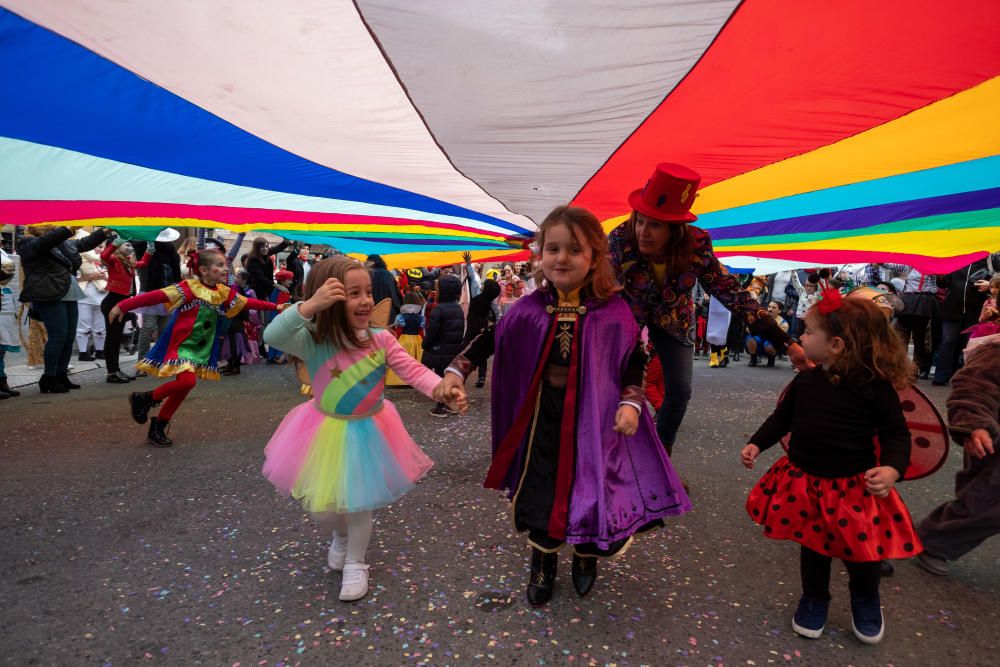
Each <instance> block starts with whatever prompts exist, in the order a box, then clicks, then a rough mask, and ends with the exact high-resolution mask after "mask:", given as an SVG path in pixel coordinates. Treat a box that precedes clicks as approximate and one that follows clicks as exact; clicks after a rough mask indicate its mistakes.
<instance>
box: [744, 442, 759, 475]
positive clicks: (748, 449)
mask: <svg viewBox="0 0 1000 667" xmlns="http://www.w3.org/2000/svg"><path fill="white" fill-rule="evenodd" d="M758 456H760V447H758V446H757V445H755V444H753V443H752V442H751V443H750V444H748V445H746V446H744V447H743V449H741V450H740V462H741V463H742V464H743V465H744V466H746V467H747V469H748V470H749V469H753V464H754V461H756V460H757V457H758Z"/></svg>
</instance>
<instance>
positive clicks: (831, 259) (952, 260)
mask: <svg viewBox="0 0 1000 667" xmlns="http://www.w3.org/2000/svg"><path fill="white" fill-rule="evenodd" d="M988 254H989V253H987V252H985V251H984V252H972V253H969V254H968V255H955V256H953V257H929V256H927V255H911V254H909V253H902V252H896V253H894V252H879V251H874V250H753V251H749V252H748V251H745V250H744V251H740V250H735V251H733V252H726V251H725V250H720V249H719V248H716V249H715V256H716V257H718V258H719V259H720V260H722V263H723V264H726V261H725V258H726V257H730V256H738V257H739V256H745V255H753V256H754V257H762V258H764V257H766V258H769V259H787V260H789V261H792V262H805V263H806V264H811V265H813V266H834V265H838V264H845V263H847V262H848V261H850V262H856V263H858V264H861V263H865V262H868V263H872V262H875V263H877V262H891V263H894V264H906V265H907V266H912V267H913V268H915V269H916V270H917V271H920V272H921V273H934V274H938V273H951V272H952V271H955V270H956V269H960V268H962V267H963V266H968V265H969V264H972V263H973V262H975V261H976V260H977V259H983V258H984V257H986V255H988Z"/></svg>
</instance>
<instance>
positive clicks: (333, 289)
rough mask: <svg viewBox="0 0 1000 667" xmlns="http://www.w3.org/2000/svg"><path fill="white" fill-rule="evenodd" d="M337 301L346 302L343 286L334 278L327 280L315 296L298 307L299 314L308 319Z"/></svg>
mask: <svg viewBox="0 0 1000 667" xmlns="http://www.w3.org/2000/svg"><path fill="white" fill-rule="evenodd" d="M338 301H347V292H346V291H345V290H344V284H343V283H341V282H340V281H339V280H337V279H336V278H327V280H326V282H325V283H323V284H322V285H320V286H319V289H317V290H316V292H315V294H313V295H312V296H311V297H309V298H308V299H307V300H306V301H304V302H303V303H302V304H301V305H299V314H300V315H302V317H304V318H306V319H309V318H311V317H312V316H313V315H315V314H316V313H318V312H320V311H321V310H326V309H327V308H329V307H330V306H332V305H333V304H335V303H337V302H338Z"/></svg>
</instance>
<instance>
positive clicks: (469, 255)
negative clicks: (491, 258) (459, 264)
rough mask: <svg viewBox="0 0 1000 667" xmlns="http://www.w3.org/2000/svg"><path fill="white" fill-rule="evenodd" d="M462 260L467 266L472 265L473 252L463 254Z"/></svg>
mask: <svg viewBox="0 0 1000 667" xmlns="http://www.w3.org/2000/svg"><path fill="white" fill-rule="evenodd" d="M462 260H463V261H464V262H465V263H466V264H470V263H471V262H472V253H471V252H469V251H468V250H466V251H465V252H463V253H462Z"/></svg>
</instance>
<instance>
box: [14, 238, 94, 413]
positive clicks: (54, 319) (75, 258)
mask: <svg viewBox="0 0 1000 667" xmlns="http://www.w3.org/2000/svg"><path fill="white" fill-rule="evenodd" d="M72 236H73V230H71V229H70V228H69V227H56V226H54V225H33V226H30V227H28V235H27V236H24V237H22V238H21V239H19V240H18V242H17V253H18V254H19V255H20V256H21V266H22V268H23V269H24V286H23V287H22V288H21V295H20V300H21V301H23V302H31V305H32V309H33V310H34V312H36V313H38V316H39V317H40V318H41V320H42V322H43V323H44V324H45V331H46V333H47V334H48V341H47V342H46V343H45V351H44V353H43V354H44V358H45V373H44V374H43V375H42V377H41V379H40V380H39V381H38V388H39V390H40V391H41V392H42V393H43V394H45V393H54V394H64V393H66V392H68V391H69V390H70V389H79V388H80V385H78V384H74V383H72V382H70V380H69V360H70V358H71V357H72V356H73V337H74V335H75V333H76V324H77V319H78V317H79V307H78V304H77V301H79V300H80V299H82V298H83V290H81V289H80V286H79V285H78V284H77V282H76V272H77V271H79V270H80V266H82V265H83V259H82V258H81V257H80V253H81V252H87V251H88V250H93V249H94V248H96V247H97V246H99V245H101V244H102V243H104V241H105V240H106V239H107V237H108V230H106V229H99V230H97V231H96V232H94V233H93V234H91V235H89V236H85V237H84V238H82V239H73V238H72Z"/></svg>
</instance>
